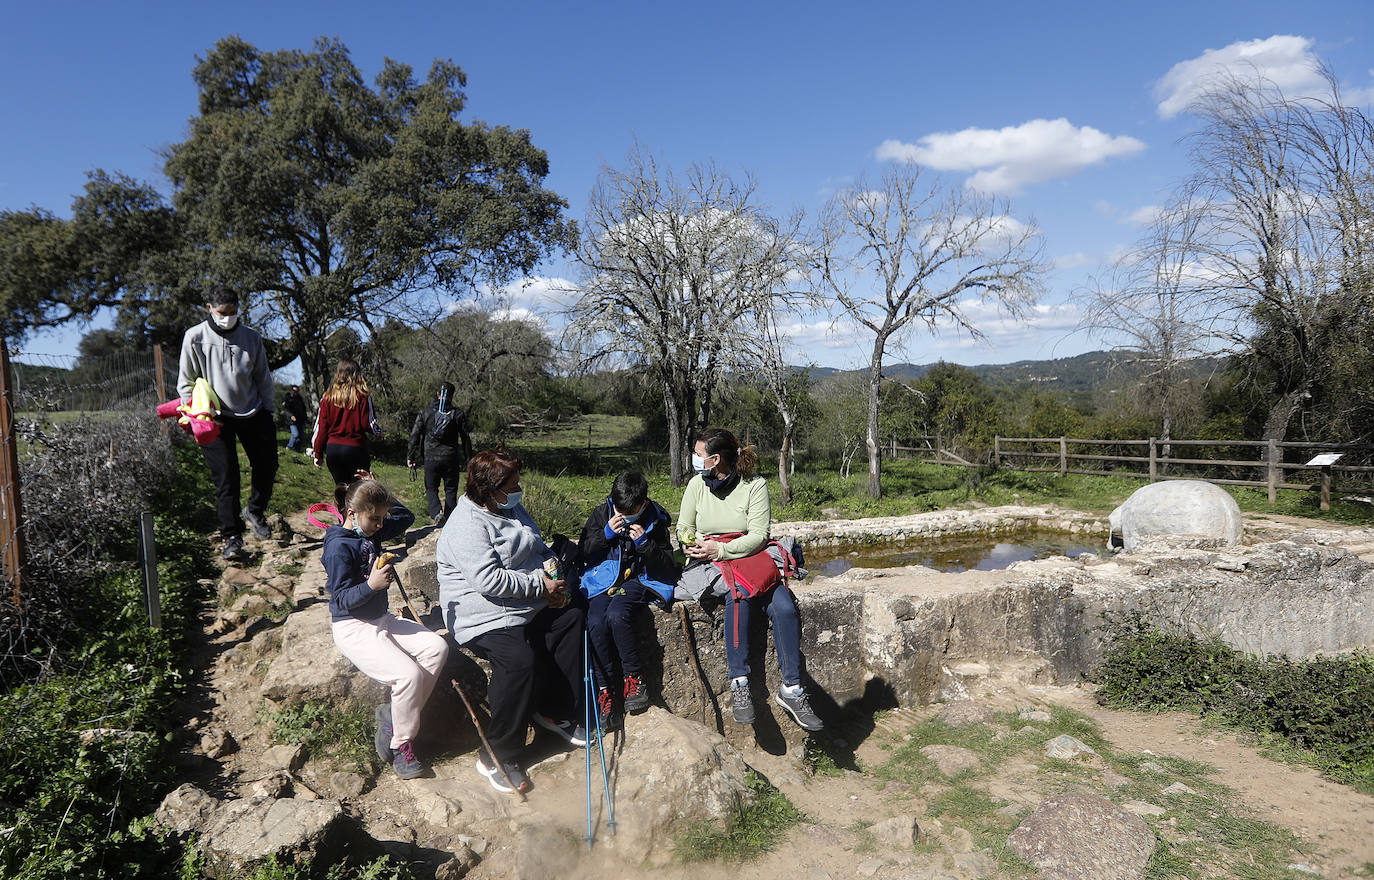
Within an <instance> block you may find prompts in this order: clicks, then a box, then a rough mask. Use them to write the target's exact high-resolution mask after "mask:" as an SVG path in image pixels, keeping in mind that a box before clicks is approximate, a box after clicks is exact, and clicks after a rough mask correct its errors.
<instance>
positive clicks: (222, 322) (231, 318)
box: [210, 312, 239, 330]
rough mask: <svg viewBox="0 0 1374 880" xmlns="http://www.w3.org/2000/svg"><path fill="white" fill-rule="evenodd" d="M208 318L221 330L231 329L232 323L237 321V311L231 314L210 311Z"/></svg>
mask: <svg viewBox="0 0 1374 880" xmlns="http://www.w3.org/2000/svg"><path fill="white" fill-rule="evenodd" d="M210 319H211V320H212V321H214V322H215V326H216V327H218V328H219V329H221V330H233V329H234V325H235V324H237V323H238V322H239V316H238V314H237V313H235V314H232V315H221V314H219V313H218V312H211V313H210Z"/></svg>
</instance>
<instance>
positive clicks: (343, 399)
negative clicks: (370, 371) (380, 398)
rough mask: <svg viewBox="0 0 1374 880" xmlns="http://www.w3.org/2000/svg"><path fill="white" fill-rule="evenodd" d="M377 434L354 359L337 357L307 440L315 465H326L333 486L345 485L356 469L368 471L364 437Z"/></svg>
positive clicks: (369, 464)
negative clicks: (332, 373) (311, 434)
mask: <svg viewBox="0 0 1374 880" xmlns="http://www.w3.org/2000/svg"><path fill="white" fill-rule="evenodd" d="M381 433H382V432H381V429H380V428H379V427H378V426H377V416H376V414H375V413H374V412H373V411H372V398H371V396H369V394H368V390H367V380H366V379H364V378H363V372H362V370H361V369H360V368H359V367H358V362H357V361H355V360H353V359H352V358H343V359H341V360H340V361H339V365H338V366H337V367H336V368H335V369H334V381H333V383H332V384H330V386H329V390H328V391H326V392H325V393H324V397H322V398H320V411H319V413H318V414H317V415H316V417H315V432H314V435H313V436H312V437H311V441H310V445H311V449H312V450H313V452H314V456H315V467H320V466H321V464H328V465H329V474H330V476H332V477H333V478H334V483H335V485H339V484H342V485H345V486H346V485H348V484H349V483H351V482H353V477H354V474H356V473H357V472H358V471H370V470H372V453H371V452H370V451H369V450H368V439H369V438H370V437H373V436H376V435H378V434H381Z"/></svg>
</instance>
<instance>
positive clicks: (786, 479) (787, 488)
mask: <svg viewBox="0 0 1374 880" xmlns="http://www.w3.org/2000/svg"><path fill="white" fill-rule="evenodd" d="M796 427H797V420H796V419H795V418H793V417H792V414H791V413H788V412H784V413H782V445H781V446H780V447H779V448H778V491H779V494H780V495H781V496H782V503H783V506H784V507H786V506H787V505H788V504H791V503H792V479H791V474H792V432H793V431H795V430H796Z"/></svg>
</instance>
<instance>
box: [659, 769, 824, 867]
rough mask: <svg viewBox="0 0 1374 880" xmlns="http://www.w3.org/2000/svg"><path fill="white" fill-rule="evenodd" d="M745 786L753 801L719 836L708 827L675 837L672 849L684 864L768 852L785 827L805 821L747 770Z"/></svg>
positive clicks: (779, 838)
mask: <svg viewBox="0 0 1374 880" xmlns="http://www.w3.org/2000/svg"><path fill="white" fill-rule="evenodd" d="M748 783H749V787H750V788H751V789H753V791H754V796H755V799H754V802H753V803H752V804H749V805H747V806H745V807H744V808H743V809H741V810H740V811H739V812H738V813H736V814H735V816H734V818H732V819H731V821H730V827H729V830H727V831H725V832H724V833H721V832H720V831H718V830H717V829H716V828H714V827H713V826H711V825H708V824H703V825H699V826H697V827H694V828H689V829H687V830H686V831H684V832H683V833H682V834H681V835H679V836H678V839H677V843H676V846H675V848H674V849H675V852H676V853H677V856H678V858H680V859H681V860H683V861H685V862H698V861H704V860H706V859H723V860H726V861H735V862H739V861H744V860H745V859H750V858H753V857H755V856H757V855H760V854H762V853H765V852H768V851H769V850H771V849H772V848H773V847H774V846H776V845H777V844H778V842H779V841H780V840H782V835H783V833H784V832H785V831H786V830H787V829H788V828H791V827H792V826H793V825H796V824H797V823H798V822H800V821H801V820H802V819H803V818H804V817H803V816H802V814H801V813H800V812H798V811H797V808H796V807H794V806H792V802H791V801H789V800H788V799H787V796H786V795H784V794H783V793H782V792H780V791H778V790H777V789H776V788H774V787H773V786H772V785H771V784H769V782H768V780H766V779H764V778H763V777H762V776H760V775H759V774H758V773H755V772H754V771H752V770H751V771H749V776H748Z"/></svg>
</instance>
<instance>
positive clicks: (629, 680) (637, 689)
mask: <svg viewBox="0 0 1374 880" xmlns="http://www.w3.org/2000/svg"><path fill="white" fill-rule="evenodd" d="M647 708H649V695H648V694H647V693H645V692H644V682H642V681H640V680H639V676H637V675H627V676H625V711H626V712H629V713H630V714H631V715H638V714H639V713H640V712H643V711H644V710H645V709H647Z"/></svg>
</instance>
